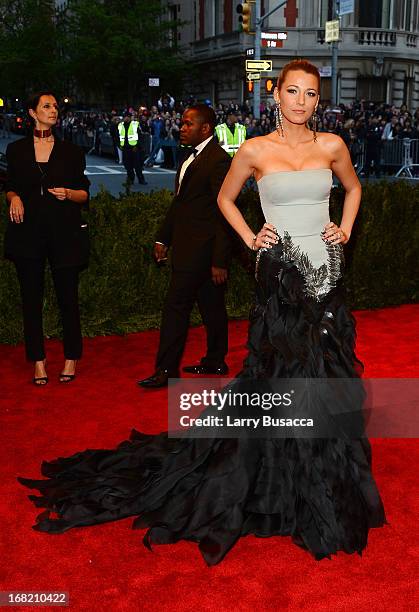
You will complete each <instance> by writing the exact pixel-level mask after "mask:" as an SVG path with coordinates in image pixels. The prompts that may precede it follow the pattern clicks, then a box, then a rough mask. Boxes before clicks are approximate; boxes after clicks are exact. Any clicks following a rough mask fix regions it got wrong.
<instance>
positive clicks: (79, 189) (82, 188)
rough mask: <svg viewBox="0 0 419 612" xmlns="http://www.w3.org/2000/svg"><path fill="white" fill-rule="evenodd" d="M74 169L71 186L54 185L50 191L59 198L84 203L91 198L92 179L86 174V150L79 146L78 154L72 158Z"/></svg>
mask: <svg viewBox="0 0 419 612" xmlns="http://www.w3.org/2000/svg"><path fill="white" fill-rule="evenodd" d="M71 166H72V169H73V172H72V174H73V178H72V180H71V183H70V184H71V185H72V187H71V188H68V187H53V188H52V189H48V191H49V192H50V193H51V194H52V195H53V196H55V197H56V198H57V200H61V201H62V200H70V201H71V202H75V203H76V204H81V205H84V204H86V203H87V202H88V200H89V185H90V181H89V179H88V178H87V176H86V175H85V174H84V171H85V169H86V158H85V156H84V152H83V151H82V150H81V149H80V148H79V147H77V148H76V155H75V156H74V159H72V160H71Z"/></svg>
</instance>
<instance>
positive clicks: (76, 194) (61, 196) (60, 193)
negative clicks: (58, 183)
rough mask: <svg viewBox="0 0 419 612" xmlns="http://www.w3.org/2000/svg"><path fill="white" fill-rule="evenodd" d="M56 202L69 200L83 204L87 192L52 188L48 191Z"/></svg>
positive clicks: (85, 200)
mask: <svg viewBox="0 0 419 612" xmlns="http://www.w3.org/2000/svg"><path fill="white" fill-rule="evenodd" d="M48 191H49V192H50V193H52V195H53V196H55V197H56V198H57V200H70V201H71V202H76V204H85V203H86V202H87V199H88V197H89V194H88V193H87V191H84V189H67V187H53V188H52V189H48Z"/></svg>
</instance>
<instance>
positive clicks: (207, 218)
mask: <svg viewBox="0 0 419 612" xmlns="http://www.w3.org/2000/svg"><path fill="white" fill-rule="evenodd" d="M230 163H231V158H230V156H229V155H228V154H227V153H226V152H225V151H224V149H222V148H221V147H220V145H219V144H217V142H216V141H215V140H214V139H212V140H211V141H210V142H209V143H208V144H207V145H206V146H205V148H204V149H203V150H202V152H201V153H199V155H197V156H196V158H195V160H194V161H193V162H192V163H191V164H190V165H189V166H188V168H187V169H186V172H185V175H184V177H183V179H182V183H181V186H180V191H179V193H178V194H177V195H176V194H175V196H174V198H173V201H172V204H171V206H170V208H169V210H168V212H167V215H166V218H165V219H164V221H163V223H162V225H161V227H160V229H159V231H158V232H157V236H156V241H157V242H162V243H163V244H165V245H166V246H168V247H172V266H173V269H175V270H183V271H194V270H202V269H204V268H210V267H211V266H217V267H219V268H227V267H228V265H229V262H230V256H231V248H232V235H231V231H230V226H229V225H228V223H227V222H226V220H225V219H224V217H223V215H222V214H221V212H220V210H219V208H218V204H217V197H218V193H219V191H220V188H221V185H222V183H223V181H224V178H225V175H226V174H227V172H228V169H229V167H230ZM180 168H181V166H180ZM180 168H179V170H178V173H177V175H176V186H175V191H176V192H177V189H178V184H179V174H180Z"/></svg>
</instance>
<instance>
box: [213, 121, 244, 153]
mask: <svg viewBox="0 0 419 612" xmlns="http://www.w3.org/2000/svg"><path fill="white" fill-rule="evenodd" d="M215 134H216V136H217V138H218V142H219V143H220V145H221V146H222V147H223V149H224V150H225V151H227V153H228V154H229V155H230V157H234V155H235V154H236V153H237V151H238V150H239V147H240V145H242V144H243V143H244V141H245V140H246V128H245V126H244V125H242V124H241V123H238V119H237V115H236V113H235V112H234V111H229V112H228V115H227V121H226V122H225V123H221V124H220V125H217V127H216V128H215Z"/></svg>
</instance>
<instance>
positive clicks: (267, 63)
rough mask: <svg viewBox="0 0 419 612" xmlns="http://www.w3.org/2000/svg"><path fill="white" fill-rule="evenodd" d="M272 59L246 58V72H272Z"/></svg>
mask: <svg viewBox="0 0 419 612" xmlns="http://www.w3.org/2000/svg"><path fill="white" fill-rule="evenodd" d="M272 63H273V62H272V60H264V59H263V60H246V72H272Z"/></svg>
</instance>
